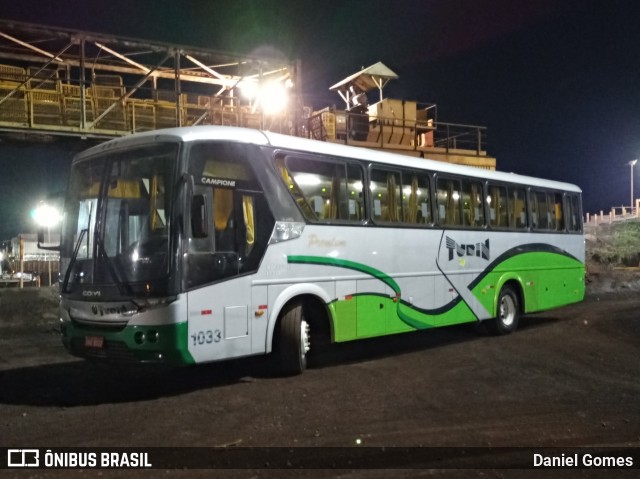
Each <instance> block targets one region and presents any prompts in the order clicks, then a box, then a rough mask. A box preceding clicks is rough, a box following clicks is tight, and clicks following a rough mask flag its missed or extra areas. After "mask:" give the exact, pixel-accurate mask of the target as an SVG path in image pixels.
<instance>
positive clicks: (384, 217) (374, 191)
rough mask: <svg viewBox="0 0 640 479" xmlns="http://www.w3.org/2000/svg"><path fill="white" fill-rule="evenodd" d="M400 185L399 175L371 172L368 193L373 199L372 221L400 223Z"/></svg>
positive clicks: (396, 173)
mask: <svg viewBox="0 0 640 479" xmlns="http://www.w3.org/2000/svg"><path fill="white" fill-rule="evenodd" d="M401 185H402V183H401V181H400V173H398V172H396V171H387V170H378V169H372V170H371V182H370V187H369V189H370V193H371V197H372V199H373V215H372V216H373V220H374V221H377V222H383V223H400V222H401V221H402V197H401V195H402V192H401V190H400V187H401Z"/></svg>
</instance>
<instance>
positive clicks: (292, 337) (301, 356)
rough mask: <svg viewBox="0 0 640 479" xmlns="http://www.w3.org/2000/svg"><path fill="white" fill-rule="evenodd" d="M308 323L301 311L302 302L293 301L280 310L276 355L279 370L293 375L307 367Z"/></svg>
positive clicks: (308, 347) (308, 346)
mask: <svg viewBox="0 0 640 479" xmlns="http://www.w3.org/2000/svg"><path fill="white" fill-rule="evenodd" d="M309 337H310V336H309V323H308V322H307V321H306V319H305V317H304V313H303V308H302V304H300V303H293V304H291V305H289V306H287V307H285V309H284V310H283V311H282V313H281V317H280V321H279V323H278V338H277V348H276V356H277V359H278V360H279V363H280V371H281V372H282V373H284V374H286V375H295V374H300V373H302V372H304V370H305V369H307V355H308V353H309V349H310V346H311V344H310V342H309Z"/></svg>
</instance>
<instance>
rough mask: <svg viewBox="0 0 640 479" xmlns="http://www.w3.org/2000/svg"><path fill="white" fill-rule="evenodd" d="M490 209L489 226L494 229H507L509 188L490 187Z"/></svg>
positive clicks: (488, 199) (488, 203) (488, 197)
mask: <svg viewBox="0 0 640 479" xmlns="http://www.w3.org/2000/svg"><path fill="white" fill-rule="evenodd" d="M487 205H488V207H489V224H490V225H491V227H493V228H507V227H508V226H509V223H508V217H507V211H508V204H507V188H506V187H504V186H498V185H489V195H488V196H487Z"/></svg>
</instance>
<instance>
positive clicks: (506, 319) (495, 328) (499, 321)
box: [487, 286, 520, 336]
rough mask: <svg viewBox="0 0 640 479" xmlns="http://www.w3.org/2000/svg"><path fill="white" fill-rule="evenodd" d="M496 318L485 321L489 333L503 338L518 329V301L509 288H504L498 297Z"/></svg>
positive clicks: (516, 294) (516, 295) (514, 292)
mask: <svg viewBox="0 0 640 479" xmlns="http://www.w3.org/2000/svg"><path fill="white" fill-rule="evenodd" d="M497 306H498V307H497V311H496V317H495V318H493V319H490V320H488V321H487V327H488V329H489V332H491V333H492V334H495V335H499V336H503V335H505V334H510V333H512V332H514V331H515V330H516V328H517V327H518V321H519V320H520V300H519V299H518V293H516V291H515V290H514V289H513V288H512V287H511V286H504V287H503V288H502V290H501V291H500V296H498V305H497Z"/></svg>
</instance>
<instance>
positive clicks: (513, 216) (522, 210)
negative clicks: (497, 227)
mask: <svg viewBox="0 0 640 479" xmlns="http://www.w3.org/2000/svg"><path fill="white" fill-rule="evenodd" d="M509 191H510V193H511V196H510V201H509V227H510V228H513V229H518V230H521V229H526V227H527V201H526V197H527V195H526V192H525V190H524V188H513V187H510V188H509Z"/></svg>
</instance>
